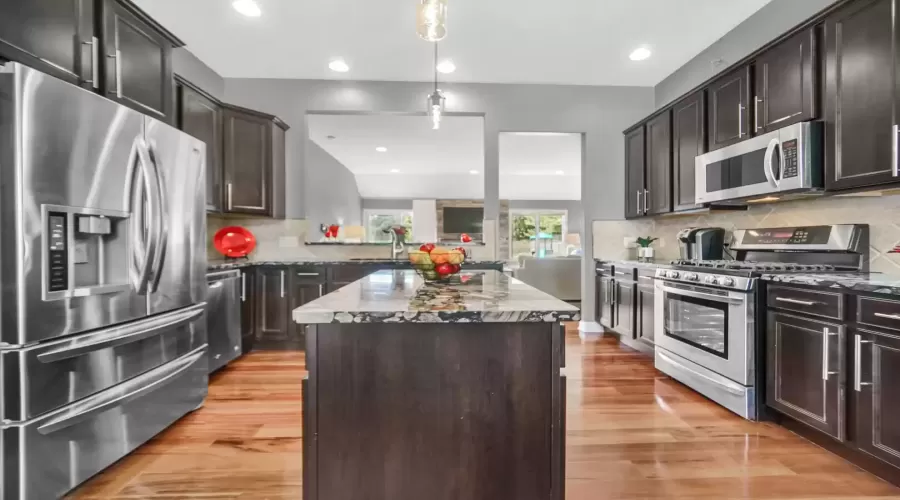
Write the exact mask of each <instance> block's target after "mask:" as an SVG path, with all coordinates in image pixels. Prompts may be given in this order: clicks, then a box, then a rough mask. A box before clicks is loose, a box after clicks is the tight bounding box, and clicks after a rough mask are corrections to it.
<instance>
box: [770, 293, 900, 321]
mask: <svg viewBox="0 0 900 500" xmlns="http://www.w3.org/2000/svg"><path fill="white" fill-rule="evenodd" d="M766 304H767V305H768V307H774V308H778V309H784V310H786V311H796V312H800V313H803V314H811V315H813V316H821V317H823V318H832V319H837V320H841V319H844V294H842V293H834V292H822V291H817V290H807V289H804V288H787V287H783V286H769V291H768V294H767V297H766ZM898 312H900V311H898ZM898 326H900V325H898Z"/></svg>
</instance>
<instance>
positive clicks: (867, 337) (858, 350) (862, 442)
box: [853, 330, 900, 467]
mask: <svg viewBox="0 0 900 500" xmlns="http://www.w3.org/2000/svg"><path fill="white" fill-rule="evenodd" d="M854 333H855V335H854V342H853V346H854V364H853V370H854V373H853V390H854V392H853V394H854V401H855V407H856V436H855V440H856V445H857V447H858V448H859V449H860V450H862V451H864V452H866V453H868V454H870V455H873V456H875V457H878V458H880V459H881V460H884V461H885V462H888V463H890V464H891V465H893V466H894V467H900V418H897V415H898V414H900V336H898V335H895V334H891V335H888V334H884V333H878V332H874V331H863V330H860V331H857V332H854Z"/></svg>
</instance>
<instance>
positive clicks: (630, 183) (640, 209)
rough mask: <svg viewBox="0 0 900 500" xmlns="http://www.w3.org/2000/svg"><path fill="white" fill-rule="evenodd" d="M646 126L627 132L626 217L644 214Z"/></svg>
mask: <svg viewBox="0 0 900 500" xmlns="http://www.w3.org/2000/svg"><path fill="white" fill-rule="evenodd" d="M644 138H645V133H644V126H643V125H641V126H640V127H638V128H636V129H634V130H631V131H629V132H626V133H625V217H626V218H631V217H639V216H641V215H644V201H643V200H644V188H645V185H644V151H645V149H644V146H645V145H644V142H645V141H644Z"/></svg>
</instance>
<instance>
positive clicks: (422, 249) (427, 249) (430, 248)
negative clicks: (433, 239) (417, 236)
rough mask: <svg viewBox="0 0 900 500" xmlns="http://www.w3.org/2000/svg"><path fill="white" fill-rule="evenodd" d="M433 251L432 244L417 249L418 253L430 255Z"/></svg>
mask: <svg viewBox="0 0 900 500" xmlns="http://www.w3.org/2000/svg"><path fill="white" fill-rule="evenodd" d="M432 250H434V243H426V244H424V245H422V246H420V247H419V251H421V252H427V253H431V251H432Z"/></svg>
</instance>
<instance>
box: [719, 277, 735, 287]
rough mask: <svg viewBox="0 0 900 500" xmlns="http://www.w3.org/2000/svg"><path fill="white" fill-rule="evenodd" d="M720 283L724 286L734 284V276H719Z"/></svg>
mask: <svg viewBox="0 0 900 500" xmlns="http://www.w3.org/2000/svg"><path fill="white" fill-rule="evenodd" d="M719 284H720V285H722V286H734V278H719Z"/></svg>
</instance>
